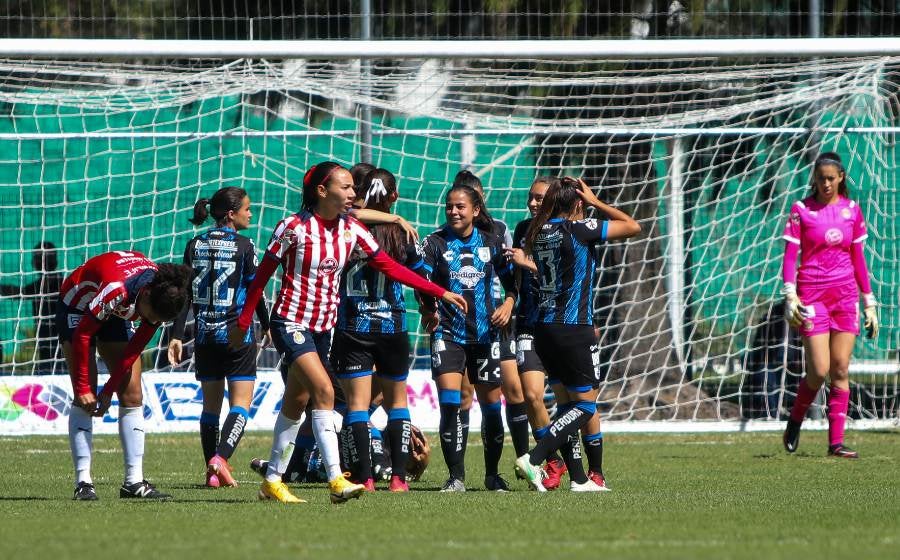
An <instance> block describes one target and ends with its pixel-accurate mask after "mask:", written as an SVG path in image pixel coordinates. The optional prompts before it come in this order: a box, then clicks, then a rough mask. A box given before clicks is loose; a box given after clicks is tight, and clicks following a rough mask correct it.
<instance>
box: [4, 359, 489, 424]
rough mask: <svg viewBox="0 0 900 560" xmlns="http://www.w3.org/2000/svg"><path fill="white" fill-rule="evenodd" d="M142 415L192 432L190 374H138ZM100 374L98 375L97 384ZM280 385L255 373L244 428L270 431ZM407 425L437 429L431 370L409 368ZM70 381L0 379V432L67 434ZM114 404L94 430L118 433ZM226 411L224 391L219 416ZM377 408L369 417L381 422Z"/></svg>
mask: <svg viewBox="0 0 900 560" xmlns="http://www.w3.org/2000/svg"><path fill="white" fill-rule="evenodd" d="M142 378H143V388H144V417H145V418H146V421H147V424H146V425H147V431H148V432H151V433H153V432H156V433H162V432H196V431H197V430H198V427H197V426H198V423H199V421H200V413H201V412H202V411H203V393H202V391H201V390H200V382H199V381H197V380H196V379H194V375H193V373H158V372H155V371H150V372H144V374H143V376H142ZM105 379H106V376H103V375H101V376H100V383H101V386H102V383H103V382H104V381H105ZM283 392H284V383H282V381H281V375H279V373H278V372H277V371H268V370H267V371H260V372H259V373H258V378H257V381H256V387H255V390H254V394H253V401H252V403H251V405H250V419H249V420H250V421H249V423H248V426H247V428H248V429H250V430H271V429H272V427H273V426H274V425H275V418H276V417H277V416H278V412H279V410H281V397H282V394H283ZM406 394H407V398H408V400H409V411H410V415H411V416H412V422H413V424H415V425H417V426H419V427H420V428H421V429H423V430H425V431H432V432H433V431H437V429H438V420H439V409H438V399H437V388H436V387H435V385H434V383H433V382H432V381H431V372H430V371H425V370H413V371H411V372H410V375H409V380H408V386H407V389H406ZM71 402H72V385H71V383H70V381H69V378H68V376H62V375H36V376H12V377H0V435H3V436H6V435H27V434H58V435H64V434H66V433H68V419H67V418H68V414H69V408H70V406H71ZM117 404H118V402H117V400H116V399H113V401H112V406H111V407H110V409H109V412H107V414H106V415H105V416H103V418H100V419H98V420H97V421H96V422H95V423H94V431H95V433H106V434H114V433H118V429H117V427H116V420H117V414H118V406H117ZM227 413H228V395H227V392H226V396H225V403H224V404H223V406H222V415H221V418H224V417H225V415H226V414H227ZM385 419H386V417H385V415H384V412H383V411H382V410H380V409H379V412H378V413H377V415H376V416H374V417H373V422H375V424H376V425H379V426H383V425H384V422H385ZM480 424H481V411H480V410H479V408H478V406H473V407H472V412H471V419H470V425H472V426H476V427H477V426H479V425H480Z"/></svg>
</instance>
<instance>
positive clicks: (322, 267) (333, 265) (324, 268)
mask: <svg viewBox="0 0 900 560" xmlns="http://www.w3.org/2000/svg"><path fill="white" fill-rule="evenodd" d="M337 269H338V262H337V261H336V260H335V259H334V258H332V257H328V258H326V259H325V260H323V261H322V262H320V263H319V274H327V275H332V274H334V273H335V272H336V271H337Z"/></svg>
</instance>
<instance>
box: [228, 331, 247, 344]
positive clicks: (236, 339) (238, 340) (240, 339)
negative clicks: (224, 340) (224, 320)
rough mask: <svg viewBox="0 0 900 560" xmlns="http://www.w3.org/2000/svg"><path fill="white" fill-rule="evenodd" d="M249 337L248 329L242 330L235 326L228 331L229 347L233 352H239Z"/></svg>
mask: <svg viewBox="0 0 900 560" xmlns="http://www.w3.org/2000/svg"><path fill="white" fill-rule="evenodd" d="M246 336H247V329H242V328H240V327H239V326H237V325H235V326H233V327H231V328H230V329H229V330H228V346H229V348H231V349H232V350H237V349H239V348H240V347H241V346H243V345H244V338H245V337H246Z"/></svg>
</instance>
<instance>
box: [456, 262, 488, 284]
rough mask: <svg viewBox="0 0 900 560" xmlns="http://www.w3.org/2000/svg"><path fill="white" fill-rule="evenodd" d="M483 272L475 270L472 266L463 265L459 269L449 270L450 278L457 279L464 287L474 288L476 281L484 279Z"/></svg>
mask: <svg viewBox="0 0 900 560" xmlns="http://www.w3.org/2000/svg"><path fill="white" fill-rule="evenodd" d="M484 276H485V275H484V272H481V271H480V270H477V269H476V268H475V267H474V266H464V267H462V268H460V269H459V271H452V272H450V279H451V280H459V282H460V283H461V284H462V285H463V286H465V287H466V288H469V289H471V288H474V287H475V285H476V284H478V282H480V281H481V280H483V279H484Z"/></svg>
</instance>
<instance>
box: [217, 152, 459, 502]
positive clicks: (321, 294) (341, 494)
mask: <svg viewBox="0 0 900 560" xmlns="http://www.w3.org/2000/svg"><path fill="white" fill-rule="evenodd" d="M355 198H356V197H355V192H354V188H353V178H352V176H351V175H350V172H349V171H347V170H346V169H344V168H343V167H342V166H340V165H338V164H337V163H334V162H323V163H320V164H318V165H315V166H313V167H312V168H310V169H309V171H307V172H306V175H305V176H304V178H303V203H302V210H301V211H300V212H298V213H296V214H293V215H291V216H289V217H287V218H285V219H283V220H281V222H279V224H278V225H277V226H276V228H275V231H274V233H273V234H272V240H271V242H270V243H269V246H268V247H267V249H266V253H265V257H264V258H263V261H262V263H261V264H260V267H259V270H258V271H257V275H256V278H255V279H254V280H253V283H252V284H251V286H250V289H249V290H248V294H247V300H246V302H245V304H244V308H243V311H242V312H241V314H240V316H239V318H238V322H237V326H235V327H234V328H232V330H231V333H230V336H229V340H230V342H231V345H232V347H233V348H237V347H240V346H241V345H242V344H243V340H244V339H245V337H246V334H247V329H248V327H249V326H250V322H251V318H252V315H253V311H254V308H255V306H256V304H257V302H258V301H259V298H260V296H261V295H262V291H263V289H264V288H265V285H266V283H268V281H269V279H270V278H271V277H272V274H274V272H275V269H276V268H277V267H278V266H279V265H281V267H282V268H283V269H284V277H283V280H282V284H281V289H280V291H279V293H278V296H277V298H276V301H275V305H274V307H273V309H272V321H271V331H272V339H273V342H274V343H275V347H276V348H277V349H278V351H279V352H280V353H281V354H282V360H284V361H285V362H286V363H287V364H290V366H289V367H290V369H289V371H288V375H287V382H286V387H285V393H284V398H283V401H282V408H281V414H280V415H279V416H278V419H277V420H276V423H275V431H274V438H273V445H272V453H271V456H270V460H269V465H268V470H267V472H266V479H265V481H264V482H263V484H262V486H261V487H260V493H259V496H260V498H261V499H275V500H278V501H281V502H299V501H302V500H300V499H299V498H297V497H296V496H294V495H293V494H291V493H290V491H289V490H288V489H287V487H286V486H285V485H284V483H283V482H282V479H281V474H282V473H283V472H284V469H285V468H286V466H287V463H288V461H289V460H290V450H291V449H292V447H293V444H294V439H295V438H296V436H297V430H298V428H299V425H300V416H301V413H302V411H303V410H304V408H305V407H306V404H307V401H308V400H310V399H311V400H312V405H313V408H312V410H311V413H310V416H311V417H312V426H313V433H314V435H315V439H316V443H317V444H318V446H319V449H320V451H321V453H322V456H323V458H324V461H325V464H326V467H327V470H328V478H329V489H330V495H331V501H332V502H333V503H340V502H344V501H346V500H348V499H350V498H358V497H359V496H360V494H361V493H363V492H364V491H365V487H364V486H363V485H361V484H353V483H351V482H350V481H348V480H347V479H346V478H344V476H343V474H342V473H341V468H340V458H339V454H338V441H337V433H336V432H335V424H334V418H333V416H334V410H333V409H334V389H333V387H332V382H331V378H330V377H329V374H328V371H327V370H326V369H325V368H326V364H327V363H328V350H329V346H330V339H331V329H332V328H333V326H334V324H335V322H336V319H337V317H336V315H337V304H338V284H339V280H340V274H341V272H342V271H343V268H344V266H345V265H346V263H347V260H348V259H349V257H350V255H351V254H352V252H353V251H354V250H355V249H356V248H359V250H361V251H363V252H364V253H365V254H366V256H368V257H369V261H368V262H369V265H370V266H372V267H374V268H375V269H376V270H379V271H380V272H382V273H384V274H385V276H386V277H387V278H390V279H392V280H397V281H399V282H401V283H403V284H406V285H409V286H411V287H413V288H415V289H417V290H421V291H422V292H424V293H427V294H429V295H431V296H433V297H439V298H441V299H442V300H443V301H445V302H447V303H448V304H451V305H458V306H460V307H461V308H463V309H465V307H466V304H465V300H464V299H463V298H461V297H460V296H457V295H456V294H453V293H451V292H448V291H446V290H444V289H442V288H440V287H438V286H436V285H434V284H432V283H431V282H426V281H422V279H421V278H420V277H418V276H417V275H416V274H414V273H412V272H410V271H409V270H408V269H406V268H404V267H402V266H400V265H399V264H397V262H396V261H394V260H393V259H391V258H390V257H389V256H388V255H387V254H385V253H384V252H383V251H381V250H380V248H379V246H378V243H377V242H376V241H375V239H374V238H373V237H372V235H371V234H370V233H369V231H368V230H367V229H366V227H365V226H363V225H362V223H360V222H359V221H358V220H357V219H356V218H353V217H352V216H350V215H348V214H347V212H348V211H349V210H350V208H351V207H352V205H353V201H354V199H355Z"/></svg>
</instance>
